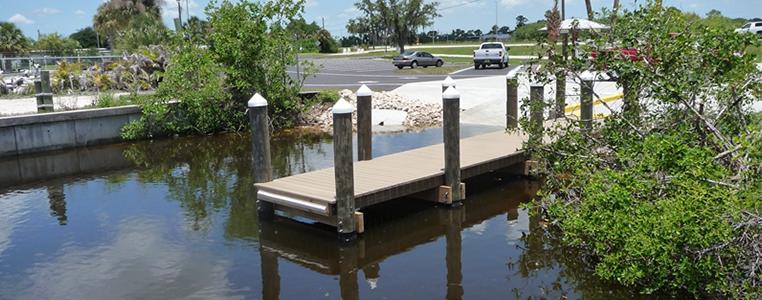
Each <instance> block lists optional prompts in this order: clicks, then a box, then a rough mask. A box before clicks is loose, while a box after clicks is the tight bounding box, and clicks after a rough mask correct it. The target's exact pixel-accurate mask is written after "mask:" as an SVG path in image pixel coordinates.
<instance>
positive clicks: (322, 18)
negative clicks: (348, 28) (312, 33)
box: [320, 17, 325, 30]
mask: <svg viewBox="0 0 762 300" xmlns="http://www.w3.org/2000/svg"><path fill="white" fill-rule="evenodd" d="M320 19H321V20H323V30H325V17H320Z"/></svg>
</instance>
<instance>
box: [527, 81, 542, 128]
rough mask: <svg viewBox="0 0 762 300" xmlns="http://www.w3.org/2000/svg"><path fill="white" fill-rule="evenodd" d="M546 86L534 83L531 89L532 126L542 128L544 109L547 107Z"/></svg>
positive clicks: (530, 114)
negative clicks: (545, 98)
mask: <svg viewBox="0 0 762 300" xmlns="http://www.w3.org/2000/svg"><path fill="white" fill-rule="evenodd" d="M544 97H545V86H543V85H542V84H539V83H533V84H532V86H530V87H529V121H530V123H531V124H532V126H535V127H537V128H542V122H543V108H544V106H545V101H544V100H543V99H544Z"/></svg>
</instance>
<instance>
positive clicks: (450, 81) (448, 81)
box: [442, 76, 455, 94]
mask: <svg viewBox="0 0 762 300" xmlns="http://www.w3.org/2000/svg"><path fill="white" fill-rule="evenodd" d="M449 87H455V80H453V79H452V77H450V76H447V78H445V80H444V81H442V93H443V94H444V92H445V91H446V90H447V88H449Z"/></svg>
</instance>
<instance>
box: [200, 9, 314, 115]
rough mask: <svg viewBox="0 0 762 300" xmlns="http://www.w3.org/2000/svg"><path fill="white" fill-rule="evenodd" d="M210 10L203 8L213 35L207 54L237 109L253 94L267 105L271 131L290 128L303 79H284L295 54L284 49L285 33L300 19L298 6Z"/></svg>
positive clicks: (288, 38)
mask: <svg viewBox="0 0 762 300" xmlns="http://www.w3.org/2000/svg"><path fill="white" fill-rule="evenodd" d="M216 4H217V3H216V2H215V1H212V2H211V3H210V4H209V6H207V8H206V14H207V15H208V16H209V24H210V25H211V27H212V29H213V30H212V32H211V33H210V34H209V45H210V46H209V48H210V50H211V53H212V55H213V57H214V58H215V61H216V62H217V63H218V64H220V65H221V66H223V68H224V70H225V76H226V82H228V83H229V84H230V85H231V86H232V90H233V97H234V99H235V100H236V101H238V102H239V103H241V104H242V105H243V104H244V103H246V101H247V100H248V99H249V98H251V96H252V95H253V94H254V93H255V92H258V93H260V94H261V95H262V96H263V97H264V98H265V99H267V100H268V101H269V105H268V108H269V109H270V112H271V114H270V116H271V118H272V122H273V125H274V126H275V127H282V126H289V125H292V122H293V120H294V116H295V115H296V111H297V110H298V108H299V107H298V105H299V103H300V102H299V99H298V93H299V90H300V88H301V80H304V78H293V77H291V76H290V75H289V74H288V73H287V70H288V67H289V66H291V65H293V64H295V63H296V49H295V48H294V47H289V45H291V44H292V43H293V36H292V35H291V33H290V32H288V31H287V30H286V28H285V27H286V26H287V24H288V23H290V22H292V21H293V20H295V19H296V18H297V17H298V16H299V15H300V14H301V13H302V11H303V9H304V1H302V0H297V1H293V0H269V1H262V2H251V1H249V0H240V1H236V2H235V3H234V2H232V1H227V0H226V1H223V2H222V3H220V4H219V5H218V6H217V5H216ZM303 75H304V76H307V75H306V74H303Z"/></svg>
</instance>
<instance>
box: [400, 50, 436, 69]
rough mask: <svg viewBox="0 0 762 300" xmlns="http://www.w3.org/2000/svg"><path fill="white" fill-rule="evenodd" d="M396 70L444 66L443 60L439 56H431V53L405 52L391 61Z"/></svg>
mask: <svg viewBox="0 0 762 300" xmlns="http://www.w3.org/2000/svg"><path fill="white" fill-rule="evenodd" d="M392 63H393V64H394V66H395V67H397V69H400V70H402V68H404V67H410V68H411V69H415V68H416V67H418V66H421V67H424V68H426V67H429V66H435V67H441V66H442V65H444V60H443V59H442V58H441V57H439V56H434V55H431V53H428V52H423V51H405V52H403V53H402V54H400V55H397V56H395V57H394V59H393V60H392Z"/></svg>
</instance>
